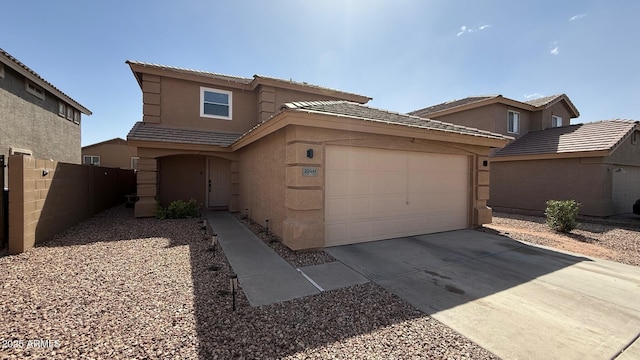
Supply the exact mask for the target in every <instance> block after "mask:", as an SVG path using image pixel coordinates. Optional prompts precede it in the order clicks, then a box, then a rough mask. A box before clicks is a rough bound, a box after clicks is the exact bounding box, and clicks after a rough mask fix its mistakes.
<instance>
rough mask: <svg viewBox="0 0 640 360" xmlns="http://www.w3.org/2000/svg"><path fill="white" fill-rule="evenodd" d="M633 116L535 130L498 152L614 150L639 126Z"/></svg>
mask: <svg viewBox="0 0 640 360" xmlns="http://www.w3.org/2000/svg"><path fill="white" fill-rule="evenodd" d="M638 123H639V122H638V121H633V120H620V119H616V120H608V121H598V122H592V123H585V124H577V125H571V126H564V127H557V128H548V129H544V130H538V131H532V132H530V133H528V134H526V135H524V136H522V137H521V138H519V139H517V140H516V141H514V142H512V143H510V144H509V145H507V146H506V147H505V148H503V149H500V150H498V151H497V152H496V154H495V156H497V157H500V156H521V155H538V154H562V153H574V152H590V151H602V150H605V151H610V150H612V149H613V148H614V147H615V146H617V145H618V144H619V143H620V142H622V141H623V140H624V139H625V137H626V136H627V135H628V134H629V133H630V132H631V131H632V130H634V129H636V127H637V126H638Z"/></svg>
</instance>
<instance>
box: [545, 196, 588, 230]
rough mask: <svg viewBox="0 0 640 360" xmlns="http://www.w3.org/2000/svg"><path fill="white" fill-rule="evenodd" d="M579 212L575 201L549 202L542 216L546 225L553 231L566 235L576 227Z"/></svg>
mask: <svg viewBox="0 0 640 360" xmlns="http://www.w3.org/2000/svg"><path fill="white" fill-rule="evenodd" d="M579 211H580V203H577V202H576V201H575V200H549V201H547V208H546V210H545V211H544V214H545V215H546V216H547V225H549V227H550V228H552V229H553V230H556V231H559V232H563V233H568V232H571V230H573V229H575V228H576V226H578V222H577V221H576V217H577V216H578V212H579Z"/></svg>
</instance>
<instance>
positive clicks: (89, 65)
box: [0, 0, 640, 145]
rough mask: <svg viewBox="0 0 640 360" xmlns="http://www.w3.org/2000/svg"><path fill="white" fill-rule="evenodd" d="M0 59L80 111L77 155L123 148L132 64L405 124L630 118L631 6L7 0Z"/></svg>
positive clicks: (635, 108)
mask: <svg viewBox="0 0 640 360" xmlns="http://www.w3.org/2000/svg"><path fill="white" fill-rule="evenodd" d="M2 13H3V16H2V20H1V21H0V34H2V37H0V39H1V40H0V47H1V48H3V49H4V50H5V51H7V52H9V53H10V54H11V55H13V56H15V57H16V58H17V59H18V60H20V61H22V62H23V63H25V64H26V65H27V66H29V67H30V68H32V69H33V70H34V71H36V72H37V73H38V74H40V75H41V76H42V77H44V78H45V79H46V80H48V81H49V82H51V83H53V84H54V85H55V86H56V87H58V88H59V89H61V90H62V91H64V92H65V93H67V94H68V95H69V96H71V97H72V98H74V99H75V100H77V101H78V102H80V103H81V104H82V105H84V106H85V107H87V108H89V109H90V110H91V111H92V112H93V115H92V116H88V117H84V118H83V124H82V144H83V145H88V144H92V143H95V142H99V141H103V140H108V139H111V138H114V137H122V138H124V137H126V135H127V133H128V131H129V129H131V127H132V126H133V124H134V123H135V122H136V121H140V120H141V118H142V95H141V92H140V89H139V87H138V85H137V83H136V81H135V79H134V77H133V75H132V74H131V71H130V70H129V67H128V66H127V65H126V64H125V61H126V60H137V61H144V62H151V63H157V64H163V65H171V66H179V67H186V68H192V69H197V70H205V71H213V72H219V73H224V74H230V75H238V76H245V77H251V76H252V75H254V74H262V75H268V76H273V77H280V78H284V79H293V80H296V81H305V82H308V83H313V84H317V85H321V86H326V87H331V88H336V89H340V90H344V91H349V92H355V93H358V94H362V95H367V96H370V97H373V100H372V101H371V102H369V105H370V106H373V107H377V108H383V109H387V110H392V111H398V112H409V111H412V110H416V109H418V108H422V107H426V106H429V105H434V104H437V103H440V102H444V101H449V100H453V99H459V98H463V97H466V96H470V95H482V94H502V95H504V96H506V97H510V98H513V99H516V100H521V101H526V100H528V99H531V98H534V97H536V96H543V95H544V96H546V95H552V94H557V93H566V94H567V95H569V97H570V98H571V100H572V101H573V102H574V104H575V105H576V107H577V108H578V110H579V111H580V113H581V116H580V117H579V118H578V119H574V121H573V123H577V122H590V121H595V120H604V119H610V118H627V119H635V120H640V106H639V104H638V103H639V102H640V101H639V100H640V60H639V59H640V27H639V26H638V25H637V18H638V15H640V1H635V0H609V1H590V0H563V1H547V0H541V1H513V0H486V1H483V0H473V1H472V0H466V1H463V0H413V1H411V0H395V1H391V0H389V1H376V0H343V1H337V0H324V1H304V0H272V1H267V0H263V1H258V0H236V1H212V0H202V1H195V0H183V1H165V0H153V1H148V0H129V1H120V0H112V1H99V2H98V1H86V0H60V1H49V0H47V1H45V0H5V1H3V2H2Z"/></svg>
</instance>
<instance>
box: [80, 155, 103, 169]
mask: <svg viewBox="0 0 640 360" xmlns="http://www.w3.org/2000/svg"><path fill="white" fill-rule="evenodd" d="M82 163H83V164H86V165H94V166H100V156H93V155H85V156H84V159H83V160H82Z"/></svg>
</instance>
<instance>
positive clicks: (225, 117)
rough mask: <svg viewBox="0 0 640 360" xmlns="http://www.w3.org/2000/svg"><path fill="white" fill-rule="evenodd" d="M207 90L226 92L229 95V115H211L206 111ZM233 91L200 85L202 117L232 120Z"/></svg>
mask: <svg viewBox="0 0 640 360" xmlns="http://www.w3.org/2000/svg"><path fill="white" fill-rule="evenodd" d="M205 92H213V93H219V94H225V95H227V96H228V97H229V104H228V106H229V116H220V115H211V114H205V113H204V93H205ZM232 111H233V93H232V92H231V91H227V90H220V89H213V88H207V87H203V86H201V87H200V117H206V118H212V119H222V120H231V118H232V117H233V113H232Z"/></svg>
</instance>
